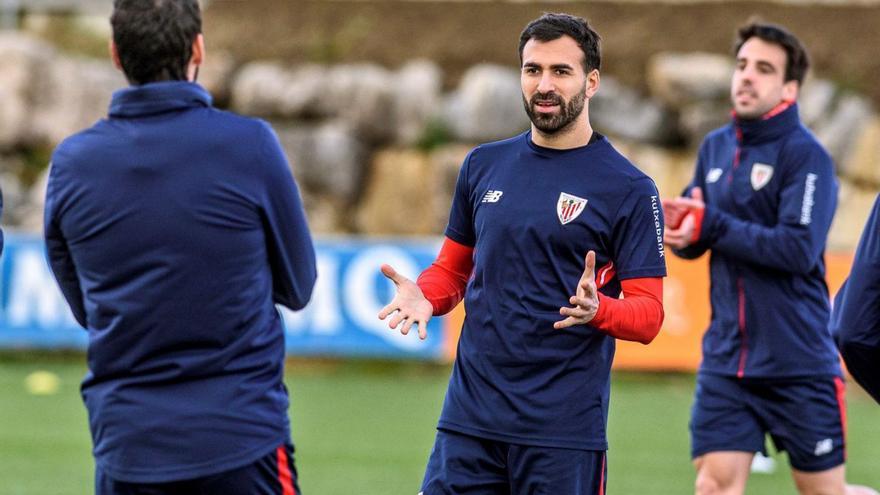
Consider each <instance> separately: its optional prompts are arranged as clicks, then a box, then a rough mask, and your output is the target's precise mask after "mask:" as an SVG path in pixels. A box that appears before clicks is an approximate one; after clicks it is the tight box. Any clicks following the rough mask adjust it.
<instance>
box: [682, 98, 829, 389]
mask: <svg viewBox="0 0 880 495" xmlns="http://www.w3.org/2000/svg"><path fill="white" fill-rule="evenodd" d="M695 186H696V187H700V188H702V190H703V196H704V199H705V202H706V210H705V216H704V220H703V228H702V233H701V235H700V240H699V242H697V243H696V244H694V245H692V246H689V247H687V248H685V249H683V250H676V251H675V252H676V254H678V255H680V256H682V257H685V258H695V257H698V256H701V255H702V254H703V253H705V252H706V250H711V251H712V255H711V260H710V271H711V277H712V289H711V294H710V300H711V303H712V321H711V323H710V324H709V329H708V330H707V331H706V334H705V336H704V337H703V361H702V363H701V365H700V371H701V372H704V373H711V374H715V375H724V376H738V377H748V378H770V379H775V378H796V377H808V376H819V375H825V376H828V375H839V374H840V361H839V358H838V355H837V349H836V348H835V346H834V341H833V339H832V338H831V333H830V332H829V329H828V321H829V315H830V311H831V308H830V301H829V295H828V286H827V285H826V283H825V259H824V255H825V241H826V239H827V237H828V231H829V229H830V228H831V220H832V218H833V217H834V211H835V209H836V208H837V189H838V185H837V178H836V177H835V175H834V164H833V162H832V160H831V157H830V156H829V155H828V152H827V151H825V149H824V148H823V147H822V145H821V144H820V143H819V142H818V141H817V140H816V138H815V137H814V136H813V134H812V133H810V131H809V130H808V129H807V128H806V127H804V126H803V124H801V122H800V119H799V117H798V107H797V105H792V106H791V107H789V108H788V109H787V110H785V111H783V112H782V113H780V114H778V115H775V116H773V117H771V118H769V119H766V120H748V121H744V120H739V119H735V120H734V121H733V122H732V123H731V124H729V125H727V126H724V127H722V128H720V129H717V130H715V131H713V132H711V133H710V134H709V135H708V136H706V139H705V140H704V141H703V144H702V145H701V146H700V151H699V157H698V161H697V168H696V172H695V174H694V179H693V181H692V182H691V185H690V186H689V187H695Z"/></svg>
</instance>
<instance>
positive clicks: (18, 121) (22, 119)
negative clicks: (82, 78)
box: [0, 31, 56, 149]
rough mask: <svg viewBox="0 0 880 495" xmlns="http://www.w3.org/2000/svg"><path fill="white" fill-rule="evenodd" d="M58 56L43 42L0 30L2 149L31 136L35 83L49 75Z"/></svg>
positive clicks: (0, 136)
mask: <svg viewBox="0 0 880 495" xmlns="http://www.w3.org/2000/svg"><path fill="white" fill-rule="evenodd" d="M55 56H56V55H55V50H54V49H53V48H52V47H51V46H50V45H48V44H47V43H45V42H43V41H40V40H37V39H34V38H31V37H28V36H23V35H20V34H17V33H14V32H9V31H0V149H11V148H13V147H15V146H16V145H19V144H21V143H22V141H27V140H29V139H31V136H32V132H31V128H30V120H31V112H32V108H31V106H32V98H33V96H34V94H33V93H34V86H35V85H36V84H37V83H38V82H39V80H40V79H41V78H43V77H46V72H47V71H48V67H49V66H50V65H52V62H53V60H54V58H55Z"/></svg>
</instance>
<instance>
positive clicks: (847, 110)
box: [815, 95, 872, 164]
mask: <svg viewBox="0 0 880 495" xmlns="http://www.w3.org/2000/svg"><path fill="white" fill-rule="evenodd" d="M871 114H872V109H871V103H870V102H869V101H868V100H867V99H866V98H864V97H861V96H856V95H846V96H844V97H842V98H841V99H840V101H839V102H838V104H837V106H836V107H835V109H834V111H833V112H831V114H830V115H828V116H827V118H826V119H823V120H821V121H820V122H819V123H818V124H817V125H816V128H815V132H816V136H817V137H818V138H819V141H821V142H822V144H823V145H825V148H827V149H828V152H829V153H831V156H832V157H834V160H835V162H837V163H838V164H847V163H849V156H850V154H851V153H852V149H853V143H854V141H855V139H856V136H858V135H859V134H861V130H862V128H863V127H864V126H865V125H866V124H867V123H868V121H869V119H870V117H871Z"/></svg>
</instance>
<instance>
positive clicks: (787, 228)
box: [664, 23, 876, 495]
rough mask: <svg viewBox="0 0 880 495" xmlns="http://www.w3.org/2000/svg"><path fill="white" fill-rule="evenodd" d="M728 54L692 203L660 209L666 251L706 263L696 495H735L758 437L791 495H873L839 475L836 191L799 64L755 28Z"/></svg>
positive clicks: (773, 32)
mask: <svg viewBox="0 0 880 495" xmlns="http://www.w3.org/2000/svg"><path fill="white" fill-rule="evenodd" d="M735 53H736V68H735V70H734V73H733V78H732V81H731V100H732V102H733V108H734V115H733V122H732V123H731V124H728V125H727V126H725V127H722V128H720V129H718V130H715V131H713V132H711V133H710V134H709V135H708V136H707V137H706V139H705V140H704V141H703V143H702V145H701V147H700V151H699V156H698V160H697V167H696V173H695V175H694V178H693V180H692V182H691V184H690V185H689V186H688V188H687V190H686V194H685V195H686V196H689V197H680V198H676V199H674V200H669V201H665V202H664V210H665V212H666V215H667V219H666V220H667V225H668V226H669V230H667V231H666V234H665V240H666V243H667V244H668V245H669V246H670V247H672V248H673V249H674V252H675V253H676V254H677V255H679V256H681V257H683V258H688V259H693V258H697V257H699V256H701V255H702V254H703V253H705V252H706V251H707V250H711V251H712V255H711V262H710V266H711V271H710V273H711V279H712V289H711V296H710V299H711V304H712V321H711V323H710V325H709V329H708V330H707V332H706V334H705V336H704V337H703V361H702V363H701V364H700V369H699V372H698V375H697V389H696V397H695V401H694V406H693V411H692V417H691V425H690V427H691V455H692V457H693V460H694V466H695V468H696V470H697V477H696V493H698V494H700V495H706V494H742V493H744V491H745V486H746V481H747V480H748V476H749V467H750V464H751V461H752V457H753V456H754V453H755V452H757V451H764V449H765V445H764V436H765V434H767V433H769V434H770V436H771V438H772V439H773V442H774V444H775V445H776V447H777V449H779V450H784V451H786V452H787V453H788V456H789V462H790V464H791V468H792V475H793V478H794V481H795V485H796V486H797V489H798V491H799V492H800V493H801V494H805V495H806V494H810V495H820V494H821V495H844V494H850V495H855V494H872V493H876V492H874V491H873V490H871V489H868V488H865V487H856V486H847V485H846V482H845V476H844V460H845V441H844V440H845V439H844V433H845V407H846V406H845V404H844V392H845V388H844V382H843V379H842V375H841V370H840V364H839V360H838V356H837V351H836V349H835V347H834V342H833V341H832V339H831V334H830V333H829V330H828V315H829V302H828V288H827V286H826V283H825V262H824V259H823V258H824V251H825V240H826V238H827V235H828V230H829V228H830V225H831V219H832V217H833V216H834V210H835V207H836V205H837V179H836V178H835V176H834V166H833V164H832V161H831V157H830V156H829V155H828V153H827V152H826V151H825V149H824V148H823V147H822V145H821V144H819V142H818V141H816V139H815V138H814V137H813V135H812V134H811V133H810V131H808V130H807V129H806V127H804V126H803V125H802V124H801V122H800V120H799V117H798V107H797V103H796V101H797V97H798V92H799V90H800V87H801V84H802V82H803V79H804V76H805V75H806V73H807V69H808V67H809V61H808V56H807V53H806V51H805V49H804V47H803V45H802V44H801V42H800V41H799V40H798V39H797V38H796V37H795V36H794V35H792V34H791V33H789V32H788V31H787V30H785V29H784V28H782V27H780V26H776V25H772V24H764V23H753V24H749V25H747V26H745V27H743V28H741V29H740V30H739V31H738V39H737V43H736V50H735Z"/></svg>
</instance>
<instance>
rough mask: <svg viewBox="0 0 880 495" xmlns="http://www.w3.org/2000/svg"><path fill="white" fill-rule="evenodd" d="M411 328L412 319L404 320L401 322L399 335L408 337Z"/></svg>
mask: <svg viewBox="0 0 880 495" xmlns="http://www.w3.org/2000/svg"><path fill="white" fill-rule="evenodd" d="M412 326H413V319H412V318H407V319H405V320H404V321H403V327H402V328H401V329H400V333H402V334H403V335H408V334H409V329H410V328H412Z"/></svg>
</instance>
